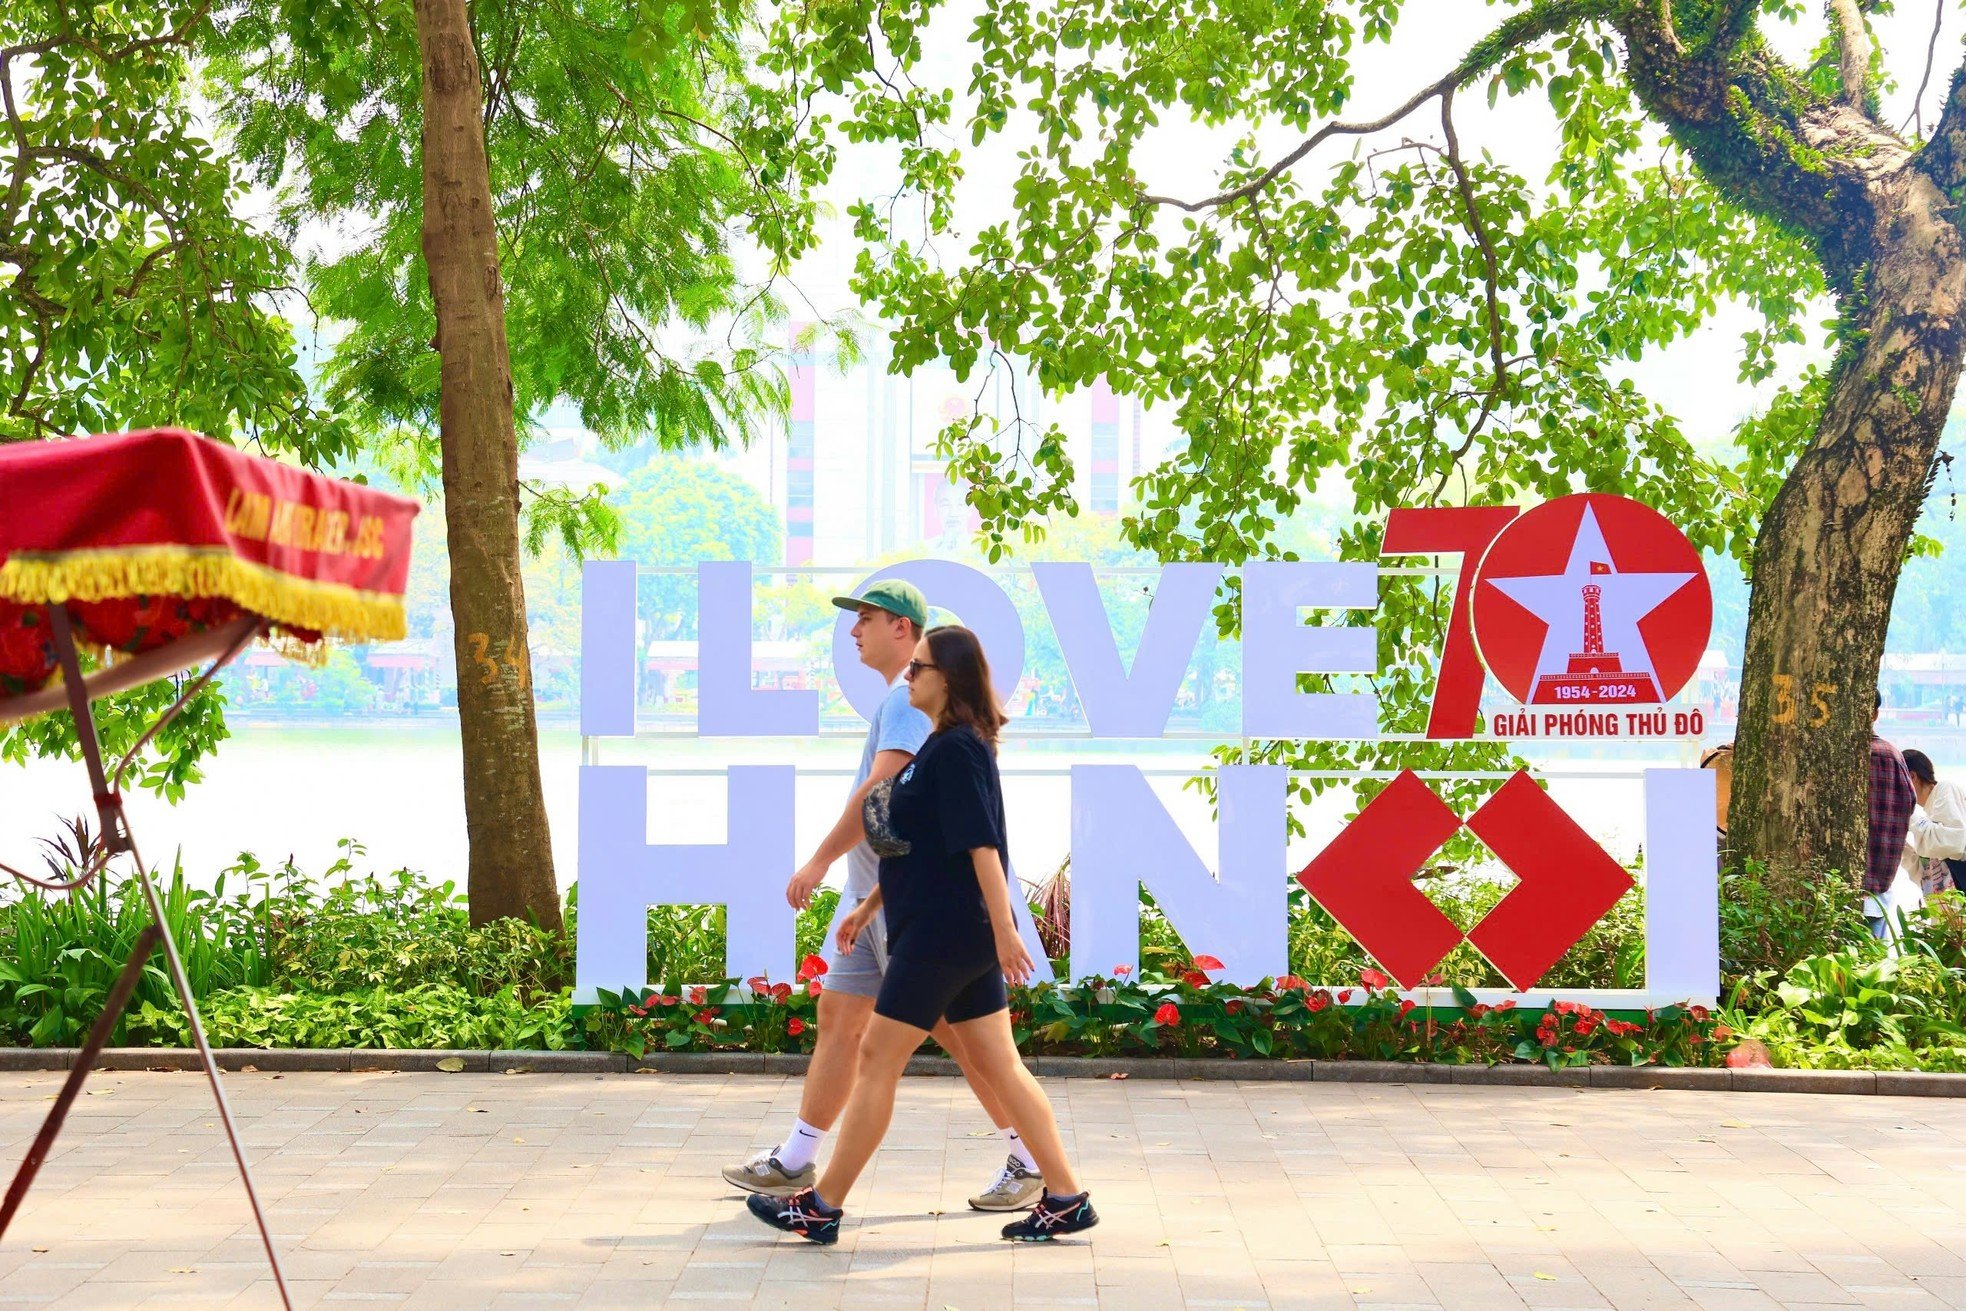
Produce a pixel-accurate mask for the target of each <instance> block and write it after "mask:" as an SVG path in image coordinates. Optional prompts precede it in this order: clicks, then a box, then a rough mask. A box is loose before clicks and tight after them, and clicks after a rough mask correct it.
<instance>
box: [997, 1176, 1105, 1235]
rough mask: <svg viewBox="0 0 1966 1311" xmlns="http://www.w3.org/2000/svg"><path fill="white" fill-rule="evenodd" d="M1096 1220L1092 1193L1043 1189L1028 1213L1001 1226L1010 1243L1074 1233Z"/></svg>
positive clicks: (1094, 1222)
mask: <svg viewBox="0 0 1966 1311" xmlns="http://www.w3.org/2000/svg"><path fill="white" fill-rule="evenodd" d="M1098 1223H1099V1215H1098V1213H1097V1212H1096V1211H1094V1210H1093V1209H1092V1194H1091V1193H1080V1194H1079V1195H1078V1196H1077V1197H1059V1196H1058V1195H1057V1194H1055V1193H1053V1192H1051V1191H1050V1190H1048V1189H1047V1190H1046V1192H1045V1195H1044V1196H1043V1197H1041V1198H1039V1199H1038V1204H1037V1205H1036V1206H1035V1207H1033V1208H1032V1209H1031V1211H1030V1213H1029V1214H1028V1215H1026V1216H1025V1217H1024V1218H1023V1219H1021V1220H1013V1221H1011V1222H1010V1223H1009V1224H1007V1225H1005V1226H1004V1227H1003V1236H1004V1237H1005V1238H1008V1239H1009V1240H1010V1241H1011V1242H1013V1243H1048V1242H1050V1241H1051V1240H1052V1239H1054V1238H1062V1237H1064V1236H1065V1235H1066V1234H1076V1233H1078V1232H1080V1231H1081V1230H1085V1229H1090V1228H1092V1226H1094V1225H1096V1224H1098Z"/></svg>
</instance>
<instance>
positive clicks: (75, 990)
mask: <svg viewBox="0 0 1966 1311" xmlns="http://www.w3.org/2000/svg"><path fill="white" fill-rule="evenodd" d="M225 882H226V880H225V877H224V876H223V875H222V876H220V878H219V880H218V882H217V885H216V887H215V889H214V890H213V891H211V892H205V891H201V890H199V889H196V888H193V887H191V886H189V885H188V884H187V883H186V881H185V878H184V871H183V870H182V869H176V870H173V871H172V874H171V877H170V878H169V880H168V881H165V882H163V883H162V885H161V886H160V887H159V889H158V892H159V899H160V901H161V902H162V905H163V908H164V922H165V924H166V925H167V926H168V927H169V929H170V932H171V935H172V937H173V938H174V939H176V941H177V945H178V953H179V955H180V956H181V957H182V959H183V961H184V968H185V973H186V975H187V976H188V977H189V979H190V982H191V987H192V991H193V995H203V994H205V993H208V992H212V991H216V990H218V989H222V988H232V987H239V986H244V985H253V984H260V983H264V982H266V981H267V980H268V979H270V978H271V977H272V973H273V971H272V964H271V960H270V958H269V954H268V951H267V938H268V928H269V925H268V919H267V914H266V906H265V903H264V902H263V901H262V902H259V903H254V902H253V901H251V900H249V899H248V898H247V897H243V896H234V897H228V896H226V895H225ZM150 920H151V915H150V908H149V906H148V904H147V903H146V902H145V900H144V897H143V892H142V889H141V887H140V886H139V885H138V883H137V881H136V880H135V879H134V878H131V879H123V880H120V881H118V882H117V883H116V884H115V886H114V887H113V888H112V887H111V886H110V885H109V883H108V882H107V881H105V880H103V879H97V880H96V881H94V882H93V883H91V884H90V885H89V886H88V887H86V888H84V889H82V890H81V891H79V892H77V893H74V894H71V895H66V896H63V895H55V896H44V895H42V894H40V893H38V892H29V893H28V894H26V895H24V896H22V897H20V898H19V899H17V900H14V901H11V902H4V903H0V1042H7V1043H14V1044H25V1045H29V1046H35V1047H65V1046H66V1047H72V1046H76V1045H78V1044H79V1043H80V1042H81V1041H82V1039H83V1037H84V1036H85V1035H86V1034H87V1033H88V1031H89V1027H90V1026H91V1025H93V1024H94V1023H95V1021H96V1017H97V1015H99V1014H100V1013H101V1011H102V1006H103V1002H104V1000H105V999H106V998H107V997H108V995H109V989H110V986H111V985H112V984H113V983H114V982H115V980H116V976H117V975H118V974H120V973H121V972H122V969H123V965H124V962H126V961H127V960H128V959H129V957H130V953H131V952H132V951H133V950H134V949H135V947H136V943H137V938H138V936H139V934H141V933H142V931H143V928H144V926H145V925H146V924H148V923H150ZM175 996H176V993H175V991H174V989H173V988H172V986H171V980H170V976H169V974H168V973H167V972H166V969H165V965H164V957H163V954H162V952H161V951H156V952H153V953H152V954H151V956H150V959H149V961H148V963H147V964H146V965H145V966H144V968H143V972H142V974H141V975H140V976H139V978H138V982H137V988H136V992H135V993H134V994H133V997H132V1002H131V1007H130V1009H129V1010H127V1011H125V1013H124V1018H123V1019H122V1020H121V1021H120V1022H119V1023H118V1025H117V1026H116V1029H115V1030H114V1032H113V1033H112V1034H111V1038H110V1041H111V1042H112V1043H114V1044H122V1043H128V1042H132V1041H152V1040H154V1039H155V1030H154V1029H153V1028H151V1027H150V1026H149V1025H147V1024H146V1023H144V1022H141V1021H137V1020H133V1019H132V1018H131V1012H133V1011H139V1010H140V1009H141V1007H143V1006H145V1005H152V1006H174V1005H175V1000H174V999H175Z"/></svg>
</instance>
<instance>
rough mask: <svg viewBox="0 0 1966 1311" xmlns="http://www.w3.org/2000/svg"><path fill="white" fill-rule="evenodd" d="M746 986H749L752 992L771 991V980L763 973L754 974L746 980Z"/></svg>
mask: <svg viewBox="0 0 1966 1311" xmlns="http://www.w3.org/2000/svg"><path fill="white" fill-rule="evenodd" d="M744 986H745V987H747V988H749V989H750V990H751V991H752V992H770V991H771V980H769V979H767V978H765V976H764V975H762V974H754V975H752V976H751V977H750V978H748V979H746V980H744Z"/></svg>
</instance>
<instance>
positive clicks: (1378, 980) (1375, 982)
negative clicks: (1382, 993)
mask: <svg viewBox="0 0 1966 1311" xmlns="http://www.w3.org/2000/svg"><path fill="white" fill-rule="evenodd" d="M1358 981H1359V982H1360V983H1362V984H1364V985H1365V986H1366V987H1368V988H1387V987H1391V986H1392V982H1393V981H1392V980H1391V979H1390V978H1388V977H1387V976H1386V975H1384V974H1381V973H1379V971H1377V970H1360V971H1359V972H1358Z"/></svg>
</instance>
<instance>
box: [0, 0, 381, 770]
mask: <svg viewBox="0 0 1966 1311" xmlns="http://www.w3.org/2000/svg"><path fill="white" fill-rule="evenodd" d="M211 8H212V6H211V5H210V3H209V2H208V0H161V2H160V3H130V2H129V0H107V2H105V3H91V4H84V5H77V4H71V3H66V0H9V3H7V4H6V5H4V6H0V48H4V49H5V50H6V54H5V55H4V56H0V86H4V90H5V94H4V95H0V114H3V115H4V120H5V121H4V123H0V175H4V176H5V177H6V178H7V179H8V185H7V186H6V188H5V190H4V193H0V442H8V441H18V440H22V439H27V438H38V437H51V436H71V435H76V434H81V433H92V432H117V431H121V430H124V429H130V428H147V427H155V426H160V425H166V424H175V425H178V426H182V427H186V428H191V429H194V430H196V431H199V432H202V433H205V434H207V435H209V436H212V437H217V438H220V439H223V440H242V439H243V440H251V441H252V442H254V443H255V444H256V445H258V446H259V447H260V448H262V449H264V450H266V451H268V452H272V453H277V454H286V455H292V456H295V457H297V458H298V459H299V460H300V461H301V462H302V463H305V464H308V465H312V466H316V467H318V466H322V465H326V464H331V463H333V462H335V461H337V460H340V459H342V458H345V457H346V456H348V455H349V454H350V453H351V452H352V451H353V450H354V445H355V436H356V434H355V432H354V430H353V429H352V428H351V427H350V425H349V424H348V423H347V422H346V421H345V418H344V417H343V416H342V415H341V414H340V413H339V412H337V411H336V410H334V409H333V408H331V407H329V408H324V407H322V406H321V405H319V404H317V402H316V401H315V400H314V399H313V398H312V397H311V396H310V394H309V391H308V385H307V379H306V378H305V377H304V376H303V374H302V373H301V371H300V368H299V367H298V361H297V358H296V349H295V341H294V336H293V332H292V330H291V328H290V327H289V325H288V324H287V322H286V321H285V320H284V319H283V318H281V317H280V314H279V312H278V307H279V306H280V305H281V304H283V303H285V302H287V301H288V300H289V299H290V298H288V297H287V296H286V293H287V292H288V291H289V290H290V289H291V287H292V285H293V282H294V278H295V270H294V267H293V264H294V261H293V258H292V255H291V253H290V251H289V249H288V246H287V244H286V243H285V242H284V241H283V240H281V239H280V238H279V237H278V236H276V235H274V234H270V233H267V232H265V231H263V230H262V229H261V228H260V227H259V226H258V225H256V224H255V223H253V222H252V221H251V220H250V219H249V217H248V216H247V213H246V210H247V206H246V204H245V203H244V202H245V188H244V185H243V182H242V179H241V178H240V177H239V176H237V175H235V174H234V172H233V170H232V167H231V164H230V155H229V153H228V152H226V151H225V150H223V149H222V148H220V146H219V145H218V144H217V143H216V142H215V141H214V139H213V137H212V135H211V134H210V132H209V131H207V130H206V128H205V126H204V125H203V124H202V123H201V122H200V121H199V120H200V111H199V109H198V107H197V105H196V104H195V103H194V100H193V97H192V95H191V94H190V89H189V69H190V66H191V64H192V62H193V59H194V57H195V55H196V53H197V51H198V49H199V48H200V47H201V45H202V44H203V43H204V42H205V41H206V40H207V39H209V37H210V36H211V33H212V23H211V19H210V17H209V15H210V12H211ZM176 694H177V688H176V687H175V686H173V685H172V683H170V682H162V683H153V684H150V685H148V686H146V687H143V688H139V689H137V690H135V691H132V692H129V693H125V694H122V695H119V696H116V697H112V698H109V699H106V700H103V701H99V702H97V703H96V713H97V717H98V719H99V720H100V721H101V723H102V731H103V736H104V739H105V741H106V743H107V744H108V745H109V749H110V750H111V751H112V752H115V751H120V750H121V749H123V748H124V747H127V746H128V745H130V744H131V743H134V742H135V741H136V739H137V738H138V736H139V735H140V734H141V733H142V731H143V729H145V728H147V727H148V726H149V724H150V723H151V722H152V721H153V720H154V719H155V718H156V715H157V713H158V711H160V710H161V709H162V708H163V707H164V706H165V705H167V704H168V703H169V702H170V700H171V699H173V698H174V697H175V696H176ZM222 706H223V701H222V699H221V698H220V697H219V696H218V694H216V693H215V692H208V693H206V694H204V695H202V696H200V697H199V698H198V699H197V701H196V702H194V703H193V705H192V706H191V707H190V708H189V709H188V710H187V711H186V713H185V714H184V715H182V716H180V717H179V719H178V720H177V721H176V722H174V723H173V724H172V725H171V726H170V727H169V728H167V729H166V730H165V731H164V733H163V734H162V735H161V736H160V738H159V739H158V741H157V743H156V744H155V746H154V747H153V748H152V749H151V750H150V751H149V752H148V754H147V755H146V757H145V758H144V759H143V760H142V761H141V762H140V763H139V767H138V769H137V771H136V773H135V778H136V779H137V780H138V782H139V783H140V784H141V785H142V786H143V787H145V788H147V789H150V790H151V791H154V792H156V793H158V794H159V795H161V796H163V797H165V798H167V799H169V800H172V801H175V800H177V799H178V798H179V797H181V796H182V795H183V791H184V788H185V786H186V785H187V784H188V783H192V782H196V781H197V779H198V776H199V775H198V768H197V762H198V760H199V759H201V758H202V757H203V756H204V755H205V754H206V753H208V752H209V751H210V750H211V749H212V748H213V746H214V745H215V744H216V743H217V742H218V740H219V739H221V738H223V737H224V735H225V726H224V718H223V713H222ZM30 756H63V757H66V758H69V759H74V758H75V757H76V743H75V732H74V725H73V723H72V721H71V719H70V717H69V716H68V715H67V714H65V713H62V714H50V715H42V716H40V717H38V718H36V719H33V720H29V721H26V722H24V723H16V724H8V725H0V759H4V760H13V761H21V760H25V759H27V758H28V757H30Z"/></svg>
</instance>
